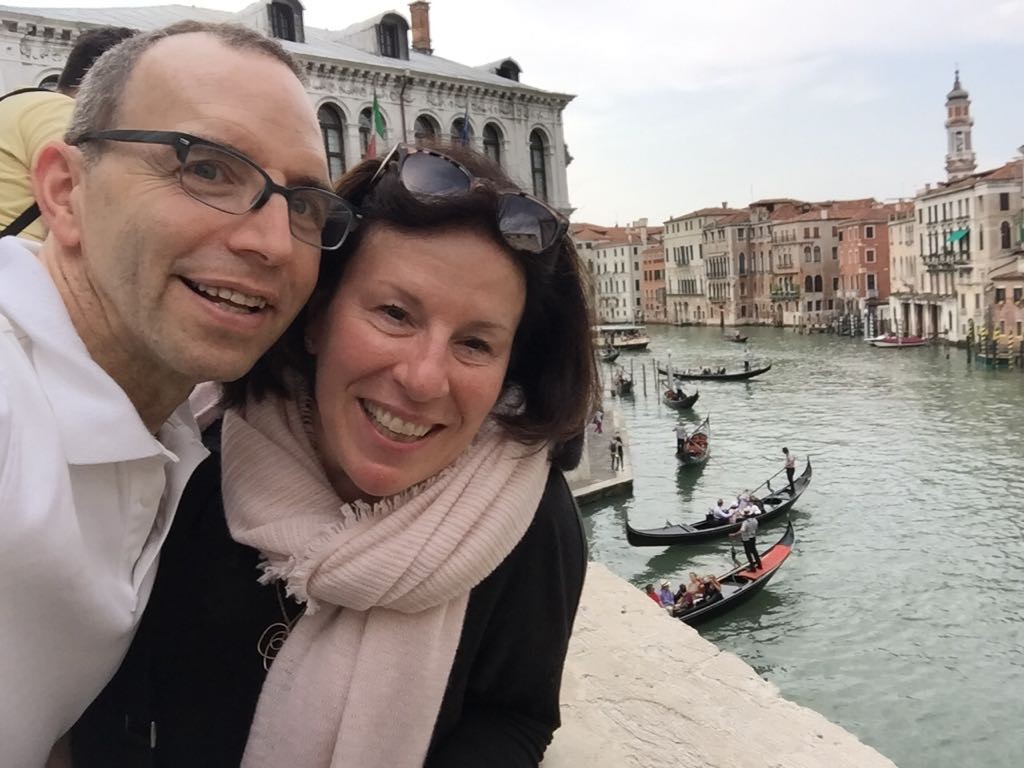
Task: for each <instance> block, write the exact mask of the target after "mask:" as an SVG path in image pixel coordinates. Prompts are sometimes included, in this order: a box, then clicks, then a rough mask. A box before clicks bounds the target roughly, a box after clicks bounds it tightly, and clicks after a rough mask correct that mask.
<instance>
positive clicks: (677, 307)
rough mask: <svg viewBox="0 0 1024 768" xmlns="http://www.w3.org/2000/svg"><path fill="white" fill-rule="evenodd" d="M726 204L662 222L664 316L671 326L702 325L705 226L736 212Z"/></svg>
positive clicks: (705, 314) (705, 317)
mask: <svg viewBox="0 0 1024 768" xmlns="http://www.w3.org/2000/svg"><path fill="white" fill-rule="evenodd" d="M736 212H737V211H734V210H733V209H731V208H729V206H728V205H727V204H726V203H722V205H721V206H720V207H718V208H701V209H700V210H697V211H692V212H690V213H686V214H683V215H682V216H676V217H674V218H671V219H668V220H667V221H666V222H665V223H664V254H665V304H666V315H667V319H668V321H669V322H670V323H672V324H674V325H703V324H704V323H706V322H707V320H708V309H707V305H706V303H705V281H706V275H705V269H704V235H703V231H704V227H705V226H713V225H714V223H715V222H716V221H717V220H718V219H719V218H720V217H722V216H725V215H728V214H732V213H736Z"/></svg>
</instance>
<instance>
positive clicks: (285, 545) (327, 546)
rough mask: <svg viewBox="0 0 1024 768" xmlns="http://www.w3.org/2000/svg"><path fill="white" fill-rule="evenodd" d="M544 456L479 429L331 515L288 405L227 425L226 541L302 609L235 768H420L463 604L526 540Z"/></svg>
mask: <svg viewBox="0 0 1024 768" xmlns="http://www.w3.org/2000/svg"><path fill="white" fill-rule="evenodd" d="M547 456H548V452H547V450H540V451H530V450H529V449H524V447H523V446H522V445H521V444H520V443H518V442H516V441H514V440H511V439H509V438H507V437H506V436H503V434H502V432H501V430H500V428H498V427H497V426H496V425H494V424H493V423H490V422H488V423H487V424H485V426H484V428H483V429H481V431H480V434H479V435H478V436H477V438H476V439H475V440H474V441H473V443H472V445H471V446H470V447H469V448H468V449H467V450H466V452H465V453H464V454H463V455H462V456H461V457H460V458H459V459H458V460H457V461H456V462H455V463H454V464H453V465H452V466H450V467H449V468H447V469H445V470H444V471H442V472H441V473H439V474H438V475H437V476H435V477H434V478H432V479H431V480H428V481H426V482H425V483H423V484H421V485H420V486H418V487H415V488H413V489H410V490H409V491H406V492H404V493H403V494H400V495H399V496H396V497H392V498H389V499H384V500H382V501H380V502H378V503H377V504H374V505H372V506H371V505H368V504H365V503H362V502H356V503H353V504H345V503H342V502H341V501H340V500H339V498H338V497H337V495H336V494H335V492H334V489H333V488H332V487H331V485H330V483H329V482H328V480H327V476H326V474H325V473H324V470H323V467H322V466H321V463H320V459H319V457H318V456H317V453H316V450H315V449H314V447H313V445H312V443H311V440H310V438H309V436H308V432H307V429H306V428H305V426H304V423H303V418H302V415H301V414H300V407H299V406H297V405H296V404H295V403H294V402H293V401H283V400H278V399H274V398H271V399H268V400H264V401H263V402H260V403H255V404H249V405H247V406H246V409H245V413H244V415H243V414H239V413H238V412H235V411H229V412H228V413H227V415H226V416H225V418H224V431H223V492H224V509H225V514H226V516H227V522H228V526H229V528H230V531H231V535H232V537H233V538H234V539H235V540H236V541H238V542H240V543H242V544H246V545H248V546H251V547H254V548H256V549H258V550H259V551H260V552H261V553H262V554H263V556H264V558H265V559H266V564H265V570H266V573H265V574H264V576H263V580H264V581H273V580H275V579H283V580H285V582H286V584H287V590H288V592H289V594H292V595H294V596H295V597H296V598H297V599H299V600H302V601H305V602H306V614H305V615H304V616H303V617H302V618H301V619H300V620H299V622H298V623H297V624H296V626H295V627H294V628H293V630H292V632H291V635H290V636H289V637H288V639H287V641H286V642H285V643H284V646H283V647H282V648H281V651H280V652H279V654H278V656H277V659H276V660H275V661H274V665H273V666H272V667H271V669H270V672H269V674H268V676H267V679H266V681H265V682H264V684H263V690H262V691H261V693H260V698H259V702H258V704H257V707H256V715H255V718H254V720H253V724H252V729H251V731H250V733H249V741H248V744H247V746H246V749H245V756H244V758H243V760H242V766H243V768H270V767H271V766H273V767H274V768H280V767H281V766H285V767H286V768H328V767H330V768H340V767H341V766H344V767H345V768H414V767H415V768H420V766H422V764H423V760H424V758H425V756H426V752H427V748H428V746H429V744H430V739H431V735H432V733H433V729H434V723H435V720H436V718H437V714H438V711H439V710H440V706H441V699H442V696H443V695H444V691H445V686H446V684H447V681H448V675H449V674H450V672H451V666H452V661H453V659H454V656H455V650H456V648H457V646H458V643H459V636H460V634H461V631H462V622H463V618H464V616H465V612H466V604H467V601H468V597H469V591H470V589H472V588H473V587H474V586H476V585H477V584H478V583H480V582H481V581H482V580H483V579H484V578H485V577H486V576H487V575H488V574H490V573H491V572H492V571H493V570H494V569H495V568H496V567H497V566H498V565H499V564H500V563H501V562H502V560H504V559H505V557H506V556H507V555H508V554H509V552H511V551H512V548H513V547H514V546H515V545H516V544H517V543H518V542H519V540H520V539H521V538H522V536H523V534H524V533H525V531H526V528H527V526H529V524H530V521H531V520H532V519H533V516H534V512H535V511H536V509H537V504H538V503H539V501H540V497H541V494H542V493H543V490H544V485H545V482H546V478H547V473H548V458H547ZM253 642H254V644H255V642H256V638H253Z"/></svg>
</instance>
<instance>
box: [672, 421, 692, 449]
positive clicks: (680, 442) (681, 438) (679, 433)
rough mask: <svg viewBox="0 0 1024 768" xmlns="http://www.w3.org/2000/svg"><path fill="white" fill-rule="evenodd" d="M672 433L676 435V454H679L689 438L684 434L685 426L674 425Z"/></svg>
mask: <svg viewBox="0 0 1024 768" xmlns="http://www.w3.org/2000/svg"><path fill="white" fill-rule="evenodd" d="M673 431H674V432H675V433H676V453H679V452H680V451H682V450H683V449H684V448H685V447H686V441H687V440H688V439H689V437H690V436H689V435H688V434H686V425H685V424H676V426H675V429H674V430H673Z"/></svg>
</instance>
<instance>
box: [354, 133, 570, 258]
mask: <svg viewBox="0 0 1024 768" xmlns="http://www.w3.org/2000/svg"><path fill="white" fill-rule="evenodd" d="M395 164H397V169H398V179H399V181H401V183H402V186H403V187H405V189H406V191H407V192H409V193H411V194H412V195H413V196H415V197H417V198H419V199H421V200H429V199H430V198H432V197H444V196H448V195H462V194H466V193H467V192H471V191H472V190H474V189H476V188H477V187H479V186H481V185H486V184H487V182H486V181H484V180H482V179H478V178H477V177H476V176H474V175H473V174H472V172H470V170H469V169H468V168H466V167H465V166H464V165H462V164H461V163H459V162H458V161H456V160H453V159H452V158H450V157H447V156H445V155H444V154H442V153H440V152H438V151H436V150H433V149H426V148H422V147H410V146H409V145H407V144H396V145H395V147H394V148H393V149H392V150H391V151H390V152H389V153H388V154H387V157H385V158H384V160H383V162H381V164H380V167H379V168H378V169H377V172H376V173H375V174H374V175H373V178H372V179H371V180H370V184H371V185H373V184H374V183H376V182H377V181H378V180H379V179H380V178H381V177H383V175H384V174H385V173H387V171H388V170H389V169H390V168H391V167H393V166H394V165H395ZM497 194H498V229H499V231H500V232H501V234H502V237H504V239H505V242H506V243H508V245H509V246H510V247H511V248H513V249H515V250H517V251H528V252H530V253H541V252H543V251H546V250H548V249H549V248H551V247H552V246H553V245H555V244H557V243H558V241H559V240H561V239H562V237H563V236H564V235H565V233H566V232H567V231H568V229H569V222H568V220H567V219H566V218H565V217H564V216H562V214H560V213H559V212H558V211H556V210H555V209H554V208H552V207H550V206H549V205H547V204H546V203H543V202H541V201H540V200H538V199H537V198H535V197H533V196H532V195H528V194H526V193H525V192H511V191H500V190H499V191H498V192H497Z"/></svg>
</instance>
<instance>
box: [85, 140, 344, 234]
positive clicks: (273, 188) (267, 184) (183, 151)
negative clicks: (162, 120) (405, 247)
mask: <svg viewBox="0 0 1024 768" xmlns="http://www.w3.org/2000/svg"><path fill="white" fill-rule="evenodd" d="M90 141H117V142H124V143H128V144H157V145H162V146H168V147H171V148H172V149H173V150H174V154H175V157H176V158H177V159H178V172H177V176H178V183H179V184H180V185H181V188H182V190H183V191H184V192H185V194H187V195H188V196H189V197H191V198H192V199H193V200H195V201H197V202H200V203H202V204H203V205H206V206H209V207H210V208H213V209H214V210H216V211H220V212H222V213H228V214H231V215H233V216H243V215H245V214H246V213H249V212H250V211H255V210H259V209H260V208H262V207H263V206H264V205H266V204H267V202H268V201H269V200H270V196H271V195H273V194H274V193H275V192H276V193H278V194H280V195H281V196H282V197H283V198H284V199H285V201H286V202H287V203H288V211H289V213H288V229H289V231H290V232H291V234H292V237H294V238H295V239H296V240H298V241H299V242H302V243H306V245H313V246H316V247H319V248H321V249H322V250H325V251H335V250H337V249H338V248H340V247H341V246H342V244H344V242H345V239H346V238H347V237H348V236H349V235H350V234H352V231H353V230H354V229H355V228H356V226H357V225H358V223H359V220H360V219H361V218H362V215H361V214H360V213H359V210H358V209H357V208H356V207H355V206H354V205H352V204H351V203H350V202H348V200H346V199H345V198H343V197H339V196H338V195H336V194H334V193H333V192H331V191H330V190H327V189H323V188H322V187H309V186H299V187H286V186H284V185H282V184H278V183H277V182H275V181H274V180H273V179H272V178H270V174H268V173H267V172H266V171H265V170H263V168H261V167H260V166H259V165H257V164H256V163H255V162H254V161H253V160H251V159H250V158H248V157H246V156H245V155H243V154H242V153H241V152H238V151H237V150H234V149H232V148H231V147H226V146H224V145H223V144H218V143H217V142H215V141H210V140H209V139H204V138H202V137H200V136H193V135H192V134H190V133H181V132H180V131H144V130H131V129H111V130H106V131H87V132H85V133H83V134H81V135H80V136H78V137H76V138H75V139H74V141H72V142H71V143H72V145H74V146H78V145H80V144H84V143H86V142H90ZM194 146H205V147H212V148H214V149H216V150H217V151H219V152H223V153H225V154H227V155H230V156H231V157H234V158H235V159H236V160H239V161H240V162H243V163H245V164H246V165H248V166H249V167H250V168H252V169H253V170H255V171H256V172H257V173H259V175H260V176H261V177H262V178H263V191H262V192H261V193H260V194H259V195H257V196H256V197H255V198H254V199H253V201H252V203H250V204H249V207H248V208H247V209H246V210H244V211H238V212H236V211H227V210H224V209H223V208H220V207H218V206H216V205H213V204H212V203H210V202H209V201H207V200H203V199H202V198H199V197H196V196H195V195H193V194H192V193H191V192H190V191H189V189H188V187H187V186H186V185H185V184H184V181H183V180H182V178H181V171H182V169H183V168H184V166H185V161H186V160H187V159H188V153H189V150H191V149H192V147H194ZM302 191H312V192H317V193H319V194H322V195H326V196H327V197H328V198H330V199H331V200H332V202H334V203H336V204H338V205H340V206H341V207H342V208H344V209H346V210H347V211H348V213H349V214H350V215H351V223H350V224H349V226H348V227H347V228H346V230H345V232H344V233H342V234H341V235H340V237H339V240H338V243H337V244H336V245H332V246H325V245H324V244H323V242H322V241H321V242H320V243H307V242H306V241H305V240H303V239H301V238H300V237H298V236H297V235H296V234H295V231H294V230H293V229H292V226H291V206H292V198H293V197H294V195H295V194H296V193H297V192H302ZM328 226H329V225H328ZM325 229H326V226H325Z"/></svg>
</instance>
